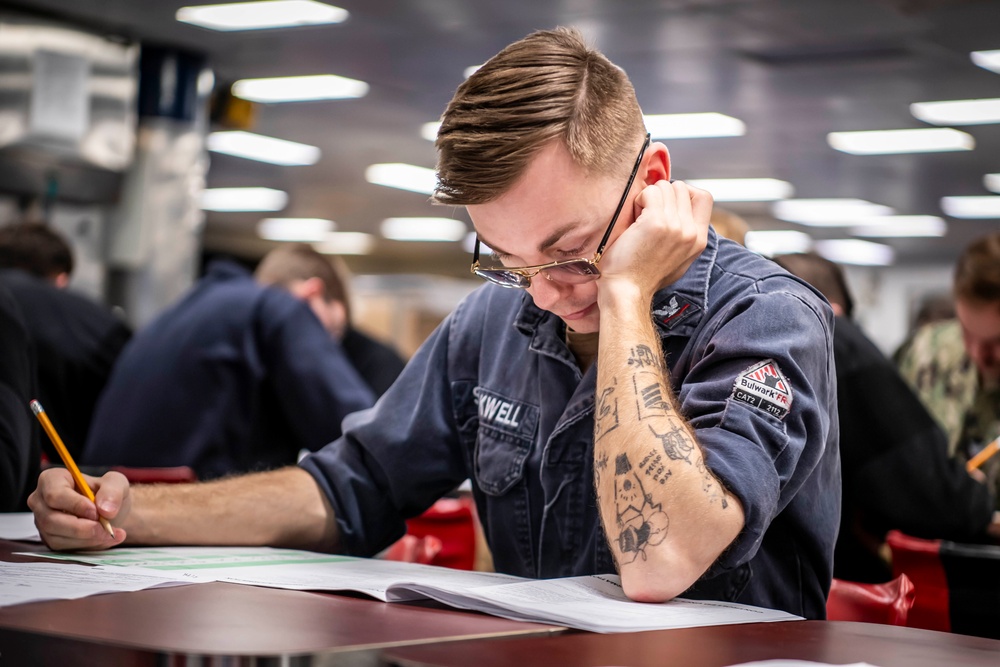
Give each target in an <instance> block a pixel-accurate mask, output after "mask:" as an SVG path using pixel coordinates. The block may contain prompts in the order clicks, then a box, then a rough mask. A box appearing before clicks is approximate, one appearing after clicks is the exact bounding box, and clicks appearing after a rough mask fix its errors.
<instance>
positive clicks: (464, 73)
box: [462, 65, 482, 79]
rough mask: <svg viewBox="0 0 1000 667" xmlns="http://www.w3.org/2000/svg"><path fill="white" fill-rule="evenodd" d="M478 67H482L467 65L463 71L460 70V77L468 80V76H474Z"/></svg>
mask: <svg viewBox="0 0 1000 667" xmlns="http://www.w3.org/2000/svg"><path fill="white" fill-rule="evenodd" d="M480 67H482V65H469V66H468V67H466V68H465V69H464V70H462V76H464V77H465V78H466V79H468V78H469V77H470V76H472V75H473V74H475V73H476V70H478V69H479V68H480Z"/></svg>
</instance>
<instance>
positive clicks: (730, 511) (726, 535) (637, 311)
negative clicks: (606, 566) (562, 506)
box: [594, 290, 743, 601]
mask: <svg viewBox="0 0 1000 667" xmlns="http://www.w3.org/2000/svg"><path fill="white" fill-rule="evenodd" d="M648 303H649V301H648V299H645V298H641V297H639V296H638V295H636V294H630V293H629V291H628V290H626V291H625V293H624V294H621V293H619V294H603V293H602V300H601V320H602V323H604V322H607V323H609V326H606V327H603V326H602V328H601V337H600V351H599V353H598V377H597V411H596V417H595V433H594V457H595V461H594V470H595V484H596V489H597V497H598V502H599V504H600V508H601V516H602V520H603V522H604V526H605V531H606V533H607V536H608V540H609V542H610V546H611V551H612V553H613V554H614V555H615V558H616V560H617V562H618V564H619V571H620V574H621V577H622V585H623V587H624V589H625V592H626V593H627V594H628V595H629V596H630V597H632V598H633V599H638V600H648V601H659V600H666V599H670V598H673V597H675V596H676V595H678V594H680V593H681V592H683V591H684V590H686V589H687V588H688V587H689V586H690V585H691V584H693V583H694V582H695V581H696V580H697V579H698V577H700V576H701V575H702V574H703V573H704V572H705V570H707V569H708V567H709V566H710V565H711V564H712V563H713V562H714V561H715V559H716V558H718V556H719V554H721V553H722V551H723V550H724V549H725V548H726V547H727V546H728V545H729V544H730V542H732V540H733V539H735V537H736V535H737V534H738V533H739V531H740V530H741V529H742V527H743V512H742V509H741V507H740V504H739V502H738V501H737V500H736V499H735V498H734V497H733V496H732V495H731V494H729V493H727V492H726V490H725V488H724V487H723V486H722V485H721V484H720V483H719V481H718V480H717V479H716V478H715V477H714V476H713V475H712V473H711V471H709V470H708V468H707V467H706V466H705V461H704V457H703V455H702V451H701V448H700V447H699V445H698V442H697V440H696V438H695V435H694V433H693V431H692V429H691V428H690V426H689V425H688V424H687V422H686V420H685V419H684V417H683V416H682V415H681V414H680V412H679V410H678V406H677V402H676V398H675V396H674V395H673V391H672V389H671V385H670V382H669V377H668V373H667V369H666V364H665V363H664V360H663V354H662V352H661V348H660V339H659V336H658V335H657V334H656V331H655V330H654V328H653V324H652V322H651V319H650V315H649V307H648Z"/></svg>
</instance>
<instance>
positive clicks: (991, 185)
mask: <svg viewBox="0 0 1000 667" xmlns="http://www.w3.org/2000/svg"><path fill="white" fill-rule="evenodd" d="M983 185H985V186H986V189H987V190H989V191H990V192H1000V174H986V175H985V176H983Z"/></svg>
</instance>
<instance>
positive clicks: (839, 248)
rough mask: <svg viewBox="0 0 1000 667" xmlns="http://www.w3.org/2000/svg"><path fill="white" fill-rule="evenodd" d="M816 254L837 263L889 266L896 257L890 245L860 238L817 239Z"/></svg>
mask: <svg viewBox="0 0 1000 667" xmlns="http://www.w3.org/2000/svg"><path fill="white" fill-rule="evenodd" d="M816 254H818V255H821V256H823V257H826V258H827V259H828V260H830V261H831V262H836V263H837V264H854V265H858V266H889V265H890V264H892V263H893V261H895V259H896V251H894V250H893V249H892V248H891V247H889V246H887V245H883V244H881V243H872V242H871V241H862V240H860V239H830V240H827V241H817V242H816Z"/></svg>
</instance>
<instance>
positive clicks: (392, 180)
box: [365, 162, 437, 195]
mask: <svg viewBox="0 0 1000 667" xmlns="http://www.w3.org/2000/svg"><path fill="white" fill-rule="evenodd" d="M365 180H367V181H368V182H369V183H374V184H375V185H384V186H386V187H389V188H399V189H400V190H409V191H411V192H419V193H421V194H425V195H429V194H433V193H434V188H435V187H437V173H436V172H435V171H434V170H433V169H428V168H427V167H418V166H416V165H415V164H403V163H401V162H387V163H382V164H373V165H371V166H369V167H368V168H367V169H365Z"/></svg>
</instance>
